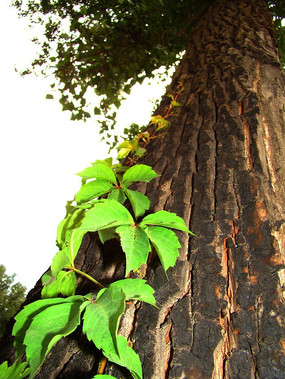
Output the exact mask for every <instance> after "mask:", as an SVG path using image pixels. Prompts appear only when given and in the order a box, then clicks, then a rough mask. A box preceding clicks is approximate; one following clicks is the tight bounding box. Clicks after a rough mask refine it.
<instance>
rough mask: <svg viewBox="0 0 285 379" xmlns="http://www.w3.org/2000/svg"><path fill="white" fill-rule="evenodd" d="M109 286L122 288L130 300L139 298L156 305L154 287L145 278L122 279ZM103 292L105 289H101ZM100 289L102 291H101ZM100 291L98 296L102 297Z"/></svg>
mask: <svg viewBox="0 0 285 379" xmlns="http://www.w3.org/2000/svg"><path fill="white" fill-rule="evenodd" d="M109 287H112V288H114V287H116V288H118V289H121V290H122V291H123V292H124V293H125V294H126V298H127V299H128V300H138V301H143V302H145V303H148V304H151V305H153V306H156V305H155V297H154V296H153V294H154V289H153V288H152V287H151V286H150V285H149V284H147V282H146V280H144V279H121V280H117V281H116V282H114V283H112V284H110V286H109ZM101 291H102V292H103V291H104V289H103V290H101ZM101 291H100V292H101ZM100 292H99V293H98V296H97V298H98V297H100Z"/></svg>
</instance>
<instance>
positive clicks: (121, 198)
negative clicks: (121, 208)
mask: <svg viewBox="0 0 285 379" xmlns="http://www.w3.org/2000/svg"><path fill="white" fill-rule="evenodd" d="M108 199H109V200H117V201H118V202H119V203H121V204H123V203H124V202H125V200H126V196H125V194H124V192H123V191H122V190H121V189H119V188H114V189H113V190H112V191H111V192H110V193H109V195H108Z"/></svg>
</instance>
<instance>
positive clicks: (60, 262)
mask: <svg viewBox="0 0 285 379" xmlns="http://www.w3.org/2000/svg"><path fill="white" fill-rule="evenodd" d="M70 266H71V262H70V259H69V257H68V256H67V255H66V254H65V253H64V252H63V251H62V250H60V251H58V252H57V253H56V255H55V256H54V257H53V260H52V263H51V272H52V274H53V275H54V276H57V274H58V273H59V271H60V270H62V269H63V268H67V267H70Z"/></svg>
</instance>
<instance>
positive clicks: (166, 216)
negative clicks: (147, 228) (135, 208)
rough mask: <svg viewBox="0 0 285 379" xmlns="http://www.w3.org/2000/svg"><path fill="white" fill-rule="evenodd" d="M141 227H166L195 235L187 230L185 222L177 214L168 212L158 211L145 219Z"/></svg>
mask: <svg viewBox="0 0 285 379" xmlns="http://www.w3.org/2000/svg"><path fill="white" fill-rule="evenodd" d="M140 225H141V226H143V225H158V226H165V227H167V228H172V229H178V230H182V231H184V232H188V233H190V234H192V235H193V233H192V232H190V230H189V229H188V228H187V226H186V225H185V222H184V220H182V218H181V217H179V216H177V215H176V214H175V213H171V212H167V211H158V212H156V213H152V214H150V215H148V216H146V217H144V218H143V220H142V222H141V223H140Z"/></svg>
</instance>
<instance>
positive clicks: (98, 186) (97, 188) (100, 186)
mask: <svg viewBox="0 0 285 379" xmlns="http://www.w3.org/2000/svg"><path fill="white" fill-rule="evenodd" d="M112 188H113V185H112V184H111V183H110V182H108V181H106V180H92V181H91V182H88V183H86V184H83V186H81V188H80V190H79V191H78V193H77V194H76V195H75V200H76V202H77V203H78V204H81V203H85V202H86V201H89V200H92V199H94V198H96V197H99V196H102V195H105V194H106V193H108V192H110V191H111V189H112Z"/></svg>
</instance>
